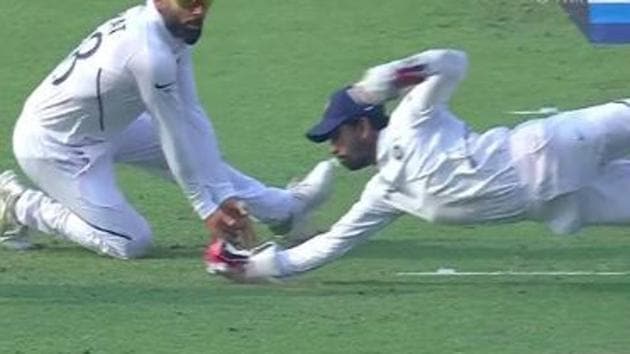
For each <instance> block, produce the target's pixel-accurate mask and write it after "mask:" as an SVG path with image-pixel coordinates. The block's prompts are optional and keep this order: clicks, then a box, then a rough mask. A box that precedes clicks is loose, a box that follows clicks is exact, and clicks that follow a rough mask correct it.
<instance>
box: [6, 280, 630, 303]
mask: <svg viewBox="0 0 630 354" xmlns="http://www.w3.org/2000/svg"><path fill="white" fill-rule="evenodd" d="M208 284H209V286H199V287H184V286H183V287H153V286H151V287H147V286H128V285H117V284H99V285H71V284H58V285H53V284H17V285H10V286H6V285H3V286H0V303H5V304H7V303H14V304H19V303H28V304H33V303H41V304H47V305H49V304H62V305H85V304H101V305H108V304H112V305H119V304H124V305H130V304H133V305H134V306H142V305H154V304H186V305H204V304H205V305H212V304H220V305H222V306H224V305H226V306H235V307H241V306H242V305H243V303H244V301H248V300H244V299H250V298H251V299H256V301H264V300H268V301H277V300H276V299H277V298H326V297H331V298H335V297H340V296H341V297H357V299H361V298H364V299H366V298H369V297H372V298H381V297H387V296H401V295H414V294H418V295H419V296H420V295H427V294H431V293H441V292H457V293H467V294H470V296H473V297H474V296H475V289H483V290H484V293H485V292H487V290H488V288H492V287H496V288H497V289H505V288H506V287H514V288H518V289H520V290H521V292H523V293H525V292H526V291H527V290H532V291H534V290H535V291H541V292H544V291H546V290H550V289H555V290H558V289H560V290H562V291H567V292H568V293H576V292H589V293H600V294H602V293H608V294H610V293H621V294H627V293H629V292H630V279H628V278H624V279H623V280H622V279H619V280H615V281H594V280H593V279H592V278H588V277H585V278H580V279H579V280H576V279H560V278H558V279H539V278H531V279H526V280H522V281H516V280H514V279H513V278H512V279H510V278H493V279H488V278H484V279H457V280H443V281H442V280H434V279H429V280H416V281H402V280H395V281H383V280H351V281H324V282H313V281H310V282H309V281H306V282H296V283H289V284H285V285H282V286H279V285H273V286H272V285H239V284H227V283H226V284H221V285H217V284H216V283H213V282H209V283H208Z"/></svg>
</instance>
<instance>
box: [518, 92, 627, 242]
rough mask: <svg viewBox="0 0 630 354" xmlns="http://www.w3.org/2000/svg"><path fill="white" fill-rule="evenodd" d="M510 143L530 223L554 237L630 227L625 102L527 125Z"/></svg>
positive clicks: (561, 115)
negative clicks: (608, 227)
mask: <svg viewBox="0 0 630 354" xmlns="http://www.w3.org/2000/svg"><path fill="white" fill-rule="evenodd" d="M510 143H511V149H512V158H513V159H514V162H515V165H516V166H517V169H518V170H519V174H520V176H521V180H522V181H523V183H524V184H525V185H526V186H527V188H528V189H529V192H530V197H531V205H530V208H529V217H530V218H531V219H533V220H536V221H543V222H545V223H546V224H547V225H548V226H549V227H550V229H551V230H552V231H554V232H555V233H559V234H568V233H574V232H577V231H579V230H580V229H581V228H582V227H585V226H590V225H629V224H630V197H628V195H629V194H628V193H630V159H628V154H629V153H630V102H628V101H625V100H624V101H617V102H611V103H607V104H603V105H599V106H593V107H588V108H584V109H579V110H575V111H569V112H564V113H560V114H558V115H555V116H552V117H549V118H547V119H540V120H533V121H529V122H526V123H524V124H522V125H520V126H518V127H516V128H515V129H514V130H513V133H512V136H511V141H510Z"/></svg>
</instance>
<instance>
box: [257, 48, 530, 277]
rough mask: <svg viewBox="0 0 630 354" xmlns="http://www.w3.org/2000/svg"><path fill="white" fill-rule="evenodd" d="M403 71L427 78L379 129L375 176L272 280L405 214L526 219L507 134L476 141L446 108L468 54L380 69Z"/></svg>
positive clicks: (284, 254) (420, 58)
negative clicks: (416, 69) (417, 70)
mask: <svg viewBox="0 0 630 354" xmlns="http://www.w3.org/2000/svg"><path fill="white" fill-rule="evenodd" d="M401 65H410V66H417V65H425V66H426V69H425V70H426V71H427V73H428V74H429V75H430V76H429V77H428V78H427V79H426V80H425V81H424V82H422V83H421V84H419V85H417V86H416V87H414V88H413V89H412V90H411V92H409V93H408V94H407V95H406V96H405V97H404V98H403V99H402V101H401V103H400V104H399V105H398V107H397V108H396V109H395V111H394V112H393V113H392V115H391V119H390V123H389V125H388V126H387V127H386V128H385V129H384V130H382V131H381V133H380V135H379V139H378V146H377V167H378V174H376V175H375V176H374V177H373V178H372V179H371V180H370V181H369V183H368V184H367V186H366V187H365V189H364V191H363V194H362V196H361V198H360V200H359V201H358V202H357V203H356V204H354V206H353V207H352V208H351V209H350V211H348V213H347V214H346V215H344V216H343V217H342V218H341V219H340V220H339V221H338V222H337V223H335V224H334V225H333V226H332V227H331V229H330V231H328V232H326V233H323V234H320V235H318V236H316V237H314V238H312V239H311V240H309V241H307V242H305V243H303V244H301V245H299V246H297V247H294V248H291V249H288V250H285V251H281V252H279V253H277V255H276V263H277V272H278V273H277V274H272V275H273V276H287V275H291V274H294V273H299V272H304V271H307V270H310V269H313V268H316V267H319V266H321V265H323V264H325V263H327V262H329V261H331V260H333V259H335V258H337V257H339V256H341V255H342V254H344V253H346V252H347V251H348V250H350V249H351V248H352V247H353V246H355V245H356V244H357V243H358V242H360V241H363V240H365V239H367V237H368V236H370V235H372V234H374V233H375V232H376V231H378V230H380V229H381V228H383V227H384V226H385V225H387V224H389V223H390V222H392V221H393V220H394V219H395V218H396V217H397V216H399V215H401V214H403V213H409V214H413V215H416V216H419V217H421V218H423V219H426V220H428V221H432V222H440V223H450V224H464V223H480V222H490V221H496V220H506V219H518V218H522V217H524V213H525V212H526V207H527V201H526V200H527V197H526V192H525V190H524V187H523V186H522V183H521V182H520V180H519V177H518V175H517V172H516V170H515V168H514V167H513V166H512V163H511V158H510V144H509V140H510V131H509V130H508V129H507V128H496V129H492V130H489V131H488V132H486V133H484V134H481V135H478V134H476V133H473V132H471V131H470V130H469V128H468V126H467V125H466V123H464V122H462V121H461V120H460V119H458V118H457V117H456V116H455V115H454V114H453V113H451V112H450V110H449V108H448V106H447V103H448V100H449V99H450V97H451V95H452V93H453V92H454V90H455V89H456V87H457V85H458V84H459V82H460V81H461V80H462V79H463V77H464V76H465V73H466V69H467V58H466V55H465V54H464V53H463V52H459V51H454V50H430V51H426V52H423V53H420V54H418V55H415V56H413V57H410V58H407V59H405V60H403V61H397V62H392V63H389V64H385V66H383V67H381V68H380V71H381V72H382V71H383V68H385V69H386V70H385V71H387V70H390V71H392V70H395V69H397V68H400V66H401ZM387 66H389V68H388V67H387ZM368 75H369V72H368ZM358 85H361V83H358ZM253 259H254V262H255V257H254V258H253Z"/></svg>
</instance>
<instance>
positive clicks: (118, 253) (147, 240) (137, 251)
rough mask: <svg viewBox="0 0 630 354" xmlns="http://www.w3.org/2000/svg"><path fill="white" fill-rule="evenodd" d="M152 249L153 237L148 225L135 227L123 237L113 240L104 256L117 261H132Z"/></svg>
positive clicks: (143, 224)
mask: <svg viewBox="0 0 630 354" xmlns="http://www.w3.org/2000/svg"><path fill="white" fill-rule="evenodd" d="M152 247H153V237H152V233H151V229H150V227H149V225H148V224H146V223H142V224H139V225H135V227H134V228H133V230H129V232H127V233H126V235H125V237H119V238H118V239H115V240H113V241H112V242H111V243H110V245H109V247H107V250H106V251H105V252H104V253H105V254H107V255H109V256H111V257H114V258H118V259H123V260H125V259H134V258H140V257H144V256H146V255H147V254H148V253H149V252H150V250H151V248H152Z"/></svg>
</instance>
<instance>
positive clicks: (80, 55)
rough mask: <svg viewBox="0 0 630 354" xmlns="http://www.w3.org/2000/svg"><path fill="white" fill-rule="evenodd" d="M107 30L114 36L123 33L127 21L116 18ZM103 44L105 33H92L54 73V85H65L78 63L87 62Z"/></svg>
mask: <svg viewBox="0 0 630 354" xmlns="http://www.w3.org/2000/svg"><path fill="white" fill-rule="evenodd" d="M103 27H105V28H109V31H108V35H112V34H114V33H116V32H119V31H122V30H124V29H125V19H124V18H122V17H116V18H114V19H112V20H110V21H109V22H108V23H107V24H105V26H103ZM102 43H103V32H102V30H101V29H99V30H97V31H96V32H94V33H92V35H90V36H89V37H88V38H86V39H85V40H84V41H83V42H82V43H81V44H80V45H79V47H78V48H77V49H76V50H75V51H74V52H72V54H70V56H68V58H66V60H64V61H63V62H62V63H61V64H60V65H59V68H58V70H57V71H58V72H59V73H60V74H58V73H57V72H55V73H53V81H52V84H53V85H55V86H58V85H61V84H62V83H64V82H65V81H66V80H67V79H68V78H69V77H70V75H72V72H73V71H74V68H75V66H76V65H77V62H79V61H80V60H85V59H87V58H89V57H91V56H92V55H94V53H96V52H97V51H98V49H99V48H100V46H101V44H102Z"/></svg>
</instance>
